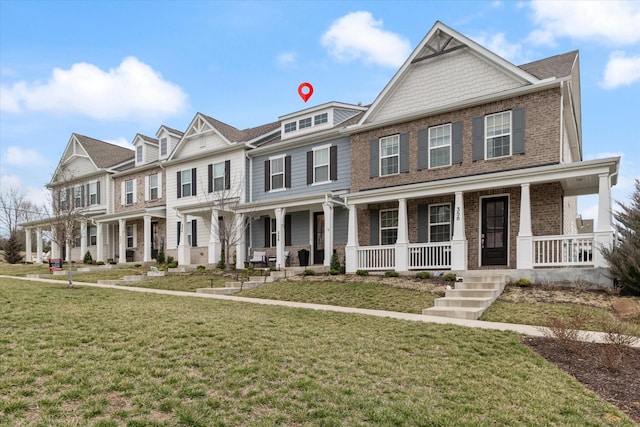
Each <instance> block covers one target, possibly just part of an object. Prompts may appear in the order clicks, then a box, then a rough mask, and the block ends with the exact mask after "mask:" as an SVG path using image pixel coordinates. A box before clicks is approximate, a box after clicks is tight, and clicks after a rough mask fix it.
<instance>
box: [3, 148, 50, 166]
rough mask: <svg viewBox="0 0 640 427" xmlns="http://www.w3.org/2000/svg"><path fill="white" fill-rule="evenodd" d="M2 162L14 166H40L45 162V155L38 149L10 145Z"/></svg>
mask: <svg viewBox="0 0 640 427" xmlns="http://www.w3.org/2000/svg"><path fill="white" fill-rule="evenodd" d="M2 162H3V163H5V164H7V165H12V166H40V165H43V164H45V163H46V162H45V160H44V157H42V155H41V154H40V153H38V152H37V151H36V150H31V149H23V148H20V147H15V146H12V147H8V148H7V150H6V151H5V152H4V155H3V156H2Z"/></svg>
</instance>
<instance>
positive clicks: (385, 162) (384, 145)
mask: <svg viewBox="0 0 640 427" xmlns="http://www.w3.org/2000/svg"><path fill="white" fill-rule="evenodd" d="M399 154H400V135H393V136H387V137H385V138H380V176H385V175H395V174H397V173H398V171H399Z"/></svg>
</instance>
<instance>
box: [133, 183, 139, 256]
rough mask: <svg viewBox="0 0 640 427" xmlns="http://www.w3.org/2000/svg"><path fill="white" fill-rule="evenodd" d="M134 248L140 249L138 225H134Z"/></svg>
mask: <svg viewBox="0 0 640 427" xmlns="http://www.w3.org/2000/svg"><path fill="white" fill-rule="evenodd" d="M133 194H136V193H135V191H134V192H133ZM132 227H133V246H132V247H134V248H137V247H138V226H137V224H133V225H132Z"/></svg>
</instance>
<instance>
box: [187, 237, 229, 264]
mask: <svg viewBox="0 0 640 427" xmlns="http://www.w3.org/2000/svg"><path fill="white" fill-rule="evenodd" d="M221 253H222V245H221V244H220V242H209V254H208V260H207V261H208V262H209V264H217V263H218V262H219V261H220V254H221ZM178 262H179V261H178Z"/></svg>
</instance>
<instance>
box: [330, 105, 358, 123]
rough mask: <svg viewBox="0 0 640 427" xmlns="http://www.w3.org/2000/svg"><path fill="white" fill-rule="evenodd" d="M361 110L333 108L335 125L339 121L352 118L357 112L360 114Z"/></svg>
mask: <svg viewBox="0 0 640 427" xmlns="http://www.w3.org/2000/svg"><path fill="white" fill-rule="evenodd" d="M359 112H360V111H354V110H340V109H337V108H336V109H334V110H333V125H334V126H335V125H337V124H338V123H342V122H344V121H345V120H348V119H350V118H351V117H353V116H355V115H356V114H358V113H359Z"/></svg>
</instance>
